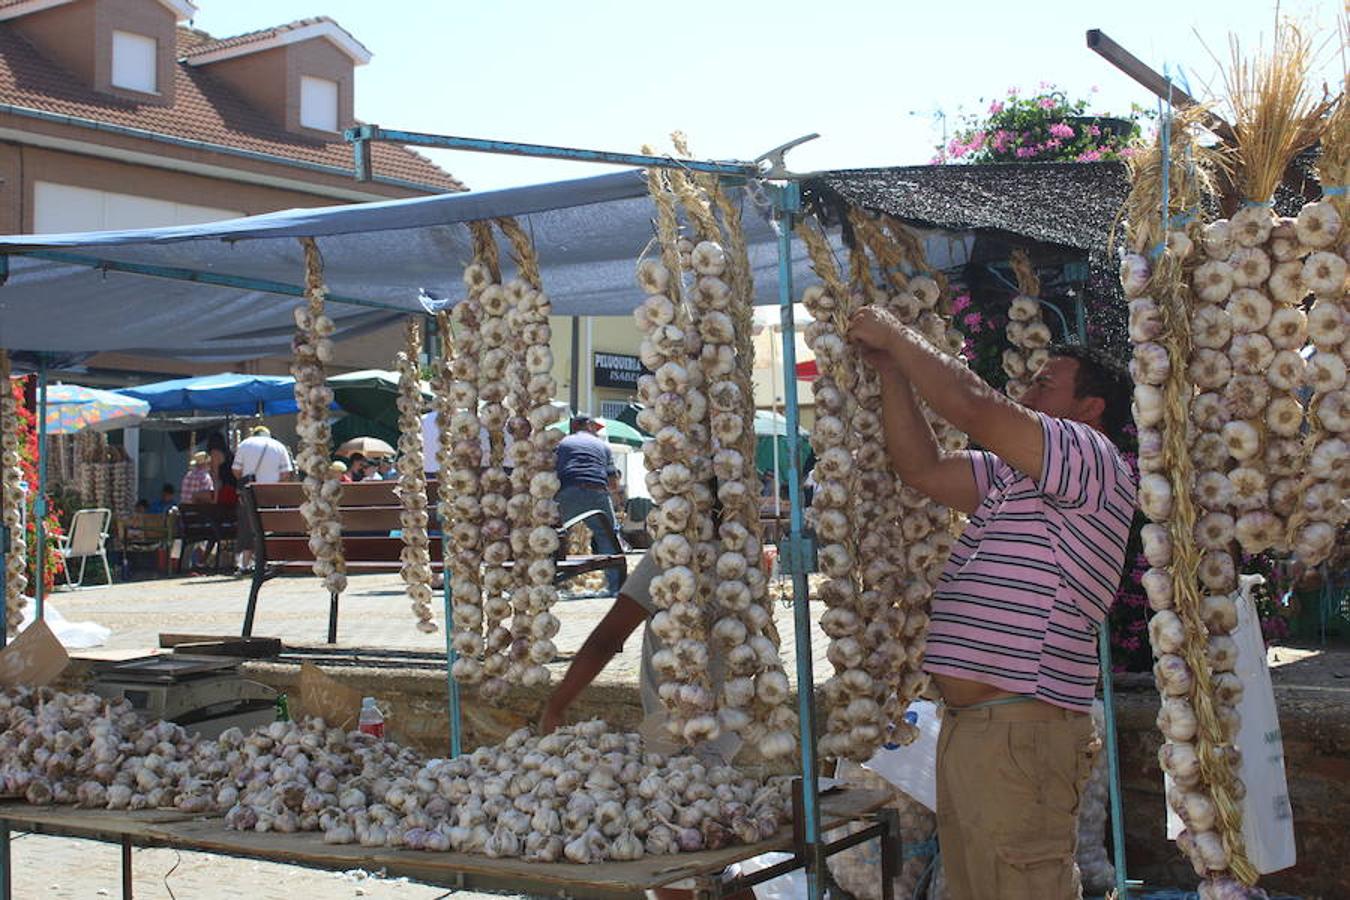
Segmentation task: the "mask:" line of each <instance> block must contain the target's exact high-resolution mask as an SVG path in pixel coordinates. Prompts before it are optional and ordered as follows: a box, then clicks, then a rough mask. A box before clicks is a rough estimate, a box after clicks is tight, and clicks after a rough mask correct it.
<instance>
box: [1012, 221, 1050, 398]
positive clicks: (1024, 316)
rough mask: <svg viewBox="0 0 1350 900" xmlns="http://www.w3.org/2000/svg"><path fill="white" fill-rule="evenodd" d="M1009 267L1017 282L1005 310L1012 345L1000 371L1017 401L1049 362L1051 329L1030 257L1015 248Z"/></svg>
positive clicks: (1019, 248) (1038, 278)
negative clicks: (1045, 316) (1044, 314)
mask: <svg viewBox="0 0 1350 900" xmlns="http://www.w3.org/2000/svg"><path fill="white" fill-rule="evenodd" d="M1008 263H1009V265H1010V266H1011V267H1012V270H1013V275H1014V276H1015V277H1016V279H1017V296H1016V297H1014V298H1013V301H1012V303H1011V304H1010V305H1009V306H1008V324H1007V326H1006V327H1005V328H1004V332H1005V333H1006V334H1007V336H1008V343H1010V344H1012V347H1010V348H1009V349H1007V350H1004V351H1003V371H1004V373H1005V374H1006V375H1007V376H1008V383H1007V385H1006V386H1005V388H1004V390H1005V392H1006V393H1007V394H1008V396H1009V397H1011V398H1013V399H1014V400H1016V399H1017V398H1018V397H1021V396H1022V394H1023V393H1024V392H1025V391H1026V389H1027V387H1028V386H1029V385H1030V384H1031V378H1032V376H1033V375H1035V374H1036V372H1037V371H1039V370H1040V368H1041V366H1043V365H1045V361H1046V360H1048V359H1049V358H1050V350H1049V347H1050V326H1049V325H1047V324H1046V323H1045V318H1044V316H1043V315H1042V314H1041V303H1040V296H1041V279H1040V277H1039V276H1038V275H1037V274H1036V268H1035V266H1033V265H1032V264H1031V257H1029V256H1028V255H1027V252H1026V251H1025V250H1023V249H1022V248H1021V247H1018V248H1017V249H1015V250H1013V252H1012V255H1011V257H1009V260H1008Z"/></svg>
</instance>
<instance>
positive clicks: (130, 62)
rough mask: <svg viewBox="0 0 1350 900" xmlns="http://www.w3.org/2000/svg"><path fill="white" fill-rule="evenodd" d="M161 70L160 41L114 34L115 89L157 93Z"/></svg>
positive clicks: (116, 32) (113, 67) (125, 32)
mask: <svg viewBox="0 0 1350 900" xmlns="http://www.w3.org/2000/svg"><path fill="white" fill-rule="evenodd" d="M158 68H159V42H158V41H156V40H155V39H154V38H149V37H146V36H145V35H142V34H132V33H131V32H129V31H114V32H113V47H112V84H113V87H119V88H126V89H127V90H129V91H140V92H141V93H143V94H153V93H155V91H156V83H155V72H156V70H157V69H158Z"/></svg>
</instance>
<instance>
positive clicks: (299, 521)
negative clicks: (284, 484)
mask: <svg viewBox="0 0 1350 900" xmlns="http://www.w3.org/2000/svg"><path fill="white" fill-rule="evenodd" d="M402 515H403V507H401V506H340V507H338V520H339V521H340V522H341V523H342V530H343V531H384V532H389V531H393V530H395V529H398V528H402V527H403V523H402V521H401V520H400V517H401V516H402ZM258 518H259V519H261V520H262V527H263V532H264V533H265V534H269V535H271V534H295V535H299V534H308V533H309V525H308V523H306V522H305V517H304V516H303V515H302V514H301V512H300V510H299V509H260V510H258ZM431 518H432V520H433V521H434V519H435V516H434V514H433V515H432V516H431Z"/></svg>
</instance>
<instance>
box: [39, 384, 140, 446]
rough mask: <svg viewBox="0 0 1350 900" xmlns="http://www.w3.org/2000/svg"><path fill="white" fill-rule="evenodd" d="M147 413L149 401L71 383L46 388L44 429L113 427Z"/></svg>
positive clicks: (57, 431) (70, 431)
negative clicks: (45, 425)
mask: <svg viewBox="0 0 1350 900" xmlns="http://www.w3.org/2000/svg"><path fill="white" fill-rule="evenodd" d="M149 414H150V404H149V403H147V402H146V401H144V400H138V399H136V398H135V397H128V396H126V395H124V394H116V393H113V392H112V391H100V390H98V389H97V388H87V387H80V386H79V385H75V384H54V385H51V386H50V387H48V388H47V433H48V434H74V433H75V432H77V431H84V430H85V429H86V428H89V429H93V430H94V431H114V430H116V429H118V428H127V427H129V426H131V425H135V424H137V423H139V422H141V421H143V420H144V419H145V417H146V416H148V415H149Z"/></svg>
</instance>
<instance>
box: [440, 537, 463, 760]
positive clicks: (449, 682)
mask: <svg viewBox="0 0 1350 900" xmlns="http://www.w3.org/2000/svg"><path fill="white" fill-rule="evenodd" d="M441 528H442V531H445V526H444V525H443V524H442V526H441ZM451 550H452V548H451V545H450V535H449V533H448V532H446V533H444V534H442V535H441V577H442V578H443V579H444V580H445V588H444V597H445V687H446V694H447V696H448V697H449V702H450V758H451V759H454V758H455V757H457V756H459V754H460V709H459V682H457V681H455V675H454V672H453V671H452V670H453V669H454V667H455V658H456V656H457V654H456V653H455V646H454V635H455V628H454V620H453V618H452V615H453V613H454V608H455V604H454V600H453V598H452V597H451V595H450V553H451Z"/></svg>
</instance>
